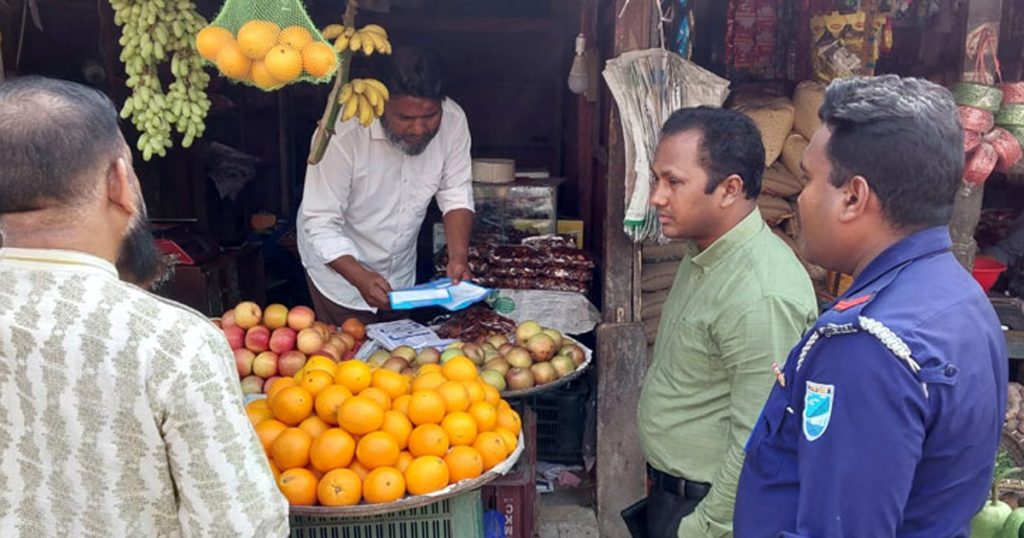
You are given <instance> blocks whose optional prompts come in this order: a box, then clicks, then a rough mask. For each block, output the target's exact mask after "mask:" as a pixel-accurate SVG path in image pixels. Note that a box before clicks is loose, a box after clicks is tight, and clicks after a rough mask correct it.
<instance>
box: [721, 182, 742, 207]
mask: <svg viewBox="0 0 1024 538" xmlns="http://www.w3.org/2000/svg"><path fill="white" fill-rule="evenodd" d="M718 188H719V189H721V190H722V203H721V207H722V208H726V207H729V206H731V205H733V204H735V203H736V202H737V201H739V200H744V199H746V197H747V195H746V194H744V192H743V178H741V177H740V176H739V175H738V174H733V175H731V176H729V177H727V178H725V179H724V180H722V183H721V184H719V185H718Z"/></svg>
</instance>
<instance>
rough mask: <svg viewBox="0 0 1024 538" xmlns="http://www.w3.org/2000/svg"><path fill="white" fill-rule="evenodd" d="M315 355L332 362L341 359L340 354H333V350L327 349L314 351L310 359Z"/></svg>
mask: <svg viewBox="0 0 1024 538" xmlns="http://www.w3.org/2000/svg"><path fill="white" fill-rule="evenodd" d="M317 355H319V356H321V357H327V358H328V359H331V360H332V361H334V362H338V360H339V358H340V357H341V353H335V351H334V350H333V349H328V348H325V347H323V348H320V349H318V350H316V352H315V353H313V354H311V355H310V357H315V356H317Z"/></svg>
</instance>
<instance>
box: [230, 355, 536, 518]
mask: <svg viewBox="0 0 1024 538" xmlns="http://www.w3.org/2000/svg"><path fill="white" fill-rule="evenodd" d="M247 411H248V413H249V418H250V420H251V421H252V423H253V425H254V426H255V428H256V433H257V435H258V436H259V439H260V442H261V443H262V444H263V449H264V450H265V451H266V453H267V456H268V457H269V458H270V467H271V470H272V471H273V472H274V475H275V477H277V483H278V487H280V488H281V492H282V493H284V495H285V497H287V498H288V501H289V502H290V503H291V504H293V505H311V504H318V503H319V504H321V505H324V506H349V505H354V504H358V503H360V502H366V503H387V502H392V501H396V500H398V499H401V498H403V497H405V496H406V495H422V494H425V493H430V492H433V491H437V490H440V489H443V488H445V487H446V486H448V485H449V484H455V483H456V482H459V481H461V480H468V479H472V478H476V477H478V476H480V475H481V474H483V473H484V472H486V471H488V470H489V469H491V468H492V467H494V466H496V465H498V464H499V463H501V462H502V461H504V460H505V459H506V458H507V457H508V456H509V455H510V454H511V453H512V451H513V450H515V448H516V444H517V442H518V440H519V432H520V430H521V429H522V423H521V421H520V418H519V415H518V414H517V413H516V412H515V411H514V410H513V409H512V408H511V407H509V405H508V402H506V401H504V400H502V399H501V397H500V395H499V394H498V391H497V390H496V389H495V388H494V387H491V386H490V385H487V384H486V383H483V382H482V381H481V380H480V378H479V377H478V374H477V368H476V365H475V364H474V363H473V362H472V361H471V360H469V359H468V358H466V357H454V358H452V359H451V360H449V361H448V362H446V363H444V364H443V365H436V364H431V365H424V366H422V367H420V369H419V370H418V371H417V372H416V375H415V376H410V375H403V374H399V373H397V372H393V371H391V370H385V369H376V370H374V369H372V368H371V367H370V366H368V365H367V364H366V363H364V362H362V361H359V360H349V361H342V362H340V363H335V362H333V361H331V360H330V359H328V358H326V357H320V356H314V357H311V358H310V360H309V362H307V363H306V366H305V367H303V369H302V370H301V371H300V372H298V373H297V374H296V375H295V376H294V377H288V378H281V379H278V380H277V381H275V382H274V383H273V384H272V385H271V386H270V387H269V389H268V390H267V398H266V399H264V400H256V401H254V402H252V403H250V404H249V405H248V406H247Z"/></svg>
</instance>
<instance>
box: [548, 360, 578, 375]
mask: <svg viewBox="0 0 1024 538" xmlns="http://www.w3.org/2000/svg"><path fill="white" fill-rule="evenodd" d="M550 364H551V366H553V367H554V368H555V372H557V373H558V377H565V376H567V375H569V374H571V373H573V372H575V371H576V362H575V361H573V360H572V357H566V356H565V355H556V356H555V358H553V359H551V362H550Z"/></svg>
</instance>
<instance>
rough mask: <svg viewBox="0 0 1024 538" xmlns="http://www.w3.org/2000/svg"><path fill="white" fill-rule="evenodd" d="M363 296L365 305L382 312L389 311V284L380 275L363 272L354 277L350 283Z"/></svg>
mask: <svg viewBox="0 0 1024 538" xmlns="http://www.w3.org/2000/svg"><path fill="white" fill-rule="evenodd" d="M352 285H354V286H355V287H356V289H358V290H359V294H360V295H362V296H363V300H364V301H366V304H368V305H370V306H372V307H375V308H380V309H382V310H390V309H391V301H390V300H389V299H388V292H389V291H391V284H389V283H388V281H387V279H385V278H384V277H382V276H380V273H374V272H373V271H368V270H365V271H363V273H362V274H361V275H359V276H357V277H356V279H355V282H353V283H352Z"/></svg>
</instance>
